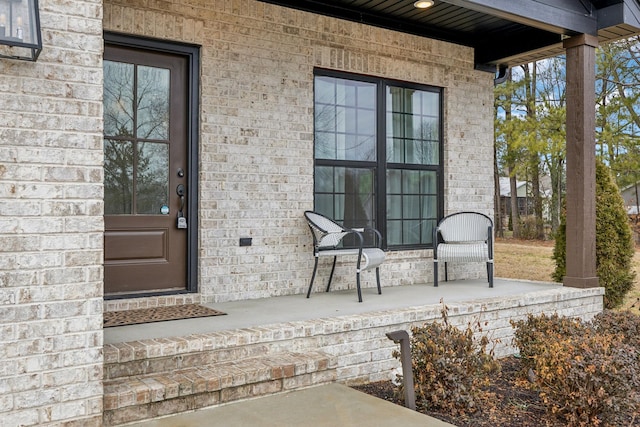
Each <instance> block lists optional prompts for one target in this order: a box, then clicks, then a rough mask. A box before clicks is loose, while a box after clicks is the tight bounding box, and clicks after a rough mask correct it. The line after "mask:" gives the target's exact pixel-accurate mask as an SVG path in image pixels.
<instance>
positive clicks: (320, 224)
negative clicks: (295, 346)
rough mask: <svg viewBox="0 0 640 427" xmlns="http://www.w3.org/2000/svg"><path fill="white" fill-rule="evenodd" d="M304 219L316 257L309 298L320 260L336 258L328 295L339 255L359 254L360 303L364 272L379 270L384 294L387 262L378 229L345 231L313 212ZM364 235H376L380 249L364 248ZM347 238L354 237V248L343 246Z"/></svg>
mask: <svg viewBox="0 0 640 427" xmlns="http://www.w3.org/2000/svg"><path fill="white" fill-rule="evenodd" d="M304 216H305V218H306V220H307V224H308V225H309V228H310V229H311V234H312V236H313V256H314V258H315V264H314V266H313V274H312V275H311V282H310V283H309V290H308V291H307V298H309V296H310V295H311V289H312V288H313V281H314V279H315V277H316V272H317V270H318V259H319V258H320V257H321V256H332V257H333V266H332V267H331V274H330V275H329V282H328V283H327V292H329V289H330V288H331V280H332V279H333V273H334V271H335V269H336V259H337V258H338V256H342V255H351V256H353V255H356V256H357V259H356V285H357V289H358V302H362V291H361V289H360V272H362V271H365V270H371V269H374V268H375V269H376V281H377V284H378V294H381V293H382V289H381V287H380V268H379V267H380V264H382V262H384V259H385V254H384V252H383V251H382V249H380V244H381V241H382V237H381V236H380V233H379V232H378V230H375V229H373V228H358V229H354V228H345V227H343V226H342V225H340V224H338V223H336V222H335V221H333V220H331V219H329V218H327V217H326V216H324V215H321V214H319V213H317V212H312V211H306V212H305V213H304ZM364 233H373V236H374V241H375V244H376V245H377V246H378V247H374V248H370V247H364V237H363V235H364ZM348 235H353V236H355V239H354V240H355V247H351V248H343V247H340V243H341V242H342V240H343V239H344V237H345V236H348Z"/></svg>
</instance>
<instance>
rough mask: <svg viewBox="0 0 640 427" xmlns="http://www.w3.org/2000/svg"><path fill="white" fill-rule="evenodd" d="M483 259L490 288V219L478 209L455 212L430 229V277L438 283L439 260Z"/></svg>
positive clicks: (491, 234) (445, 264) (463, 260)
mask: <svg viewBox="0 0 640 427" xmlns="http://www.w3.org/2000/svg"><path fill="white" fill-rule="evenodd" d="M439 262H444V280H445V281H447V280H448V279H449V277H448V274H447V263H449V262H453V263H468V262H486V263H487V277H488V279H489V287H490V288H493V221H491V218H489V217H488V216H486V215H484V214H481V213H478V212H457V213H454V214H451V215H449V216H446V217H444V218H442V219H441V220H440V222H439V223H438V226H437V227H436V228H435V229H434V230H433V276H434V286H438V263H439Z"/></svg>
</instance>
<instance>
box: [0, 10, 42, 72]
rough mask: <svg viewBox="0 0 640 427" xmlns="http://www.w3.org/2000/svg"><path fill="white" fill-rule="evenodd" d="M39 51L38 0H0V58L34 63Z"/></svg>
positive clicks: (40, 48) (40, 38) (40, 39)
mask: <svg viewBox="0 0 640 427" xmlns="http://www.w3.org/2000/svg"><path fill="white" fill-rule="evenodd" d="M41 51H42V35H41V31H40V13H39V11H38V0H0V58H10V59H21V60H25V61H35V60H36V59H38V55H40V52H41Z"/></svg>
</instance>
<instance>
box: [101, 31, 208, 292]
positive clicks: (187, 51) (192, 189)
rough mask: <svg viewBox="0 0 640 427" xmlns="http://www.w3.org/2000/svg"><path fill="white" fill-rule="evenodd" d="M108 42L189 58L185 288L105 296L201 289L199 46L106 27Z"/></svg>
mask: <svg viewBox="0 0 640 427" xmlns="http://www.w3.org/2000/svg"><path fill="white" fill-rule="evenodd" d="M103 37H104V42H105V44H111V45H116V46H124V47H130V48H136V49H142V50H147V51H150V52H161V53H169V54H173V55H178V56H182V57H184V58H185V59H186V60H187V66H188V70H187V78H188V79H189V81H188V83H187V93H186V96H187V98H188V99H187V109H188V111H187V120H186V122H187V202H186V203H187V212H188V213H189V218H188V220H189V228H187V259H186V267H187V287H186V289H185V290H179V291H176V290H173V291H166V292H161V291H160V292H158V291H156V292H142V293H135V294H130V295H126V294H125V295H113V296H105V300H110V299H124V298H139V297H148V296H159V295H176V294H185V293H194V292H197V291H198V236H199V234H198V223H199V215H198V194H199V191H198V176H199V173H198V164H199V141H200V132H199V130H200V126H199V124H200V115H199V112H200V104H199V98H200V46H198V45H194V44H187V43H178V42H170V41H166V40H160V39H154V38H150V37H141V36H134V35H129V34H122V33H114V32H107V31H105V32H104V34H103Z"/></svg>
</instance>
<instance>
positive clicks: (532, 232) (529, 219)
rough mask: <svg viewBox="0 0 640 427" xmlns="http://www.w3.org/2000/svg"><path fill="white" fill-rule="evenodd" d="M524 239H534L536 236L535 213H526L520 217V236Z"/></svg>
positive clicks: (536, 223) (536, 220)
mask: <svg viewBox="0 0 640 427" xmlns="http://www.w3.org/2000/svg"><path fill="white" fill-rule="evenodd" d="M519 237H520V238H521V239H524V240H536V239H537V238H538V219H537V218H536V217H535V215H527V216H524V217H522V218H520V236H519Z"/></svg>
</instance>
